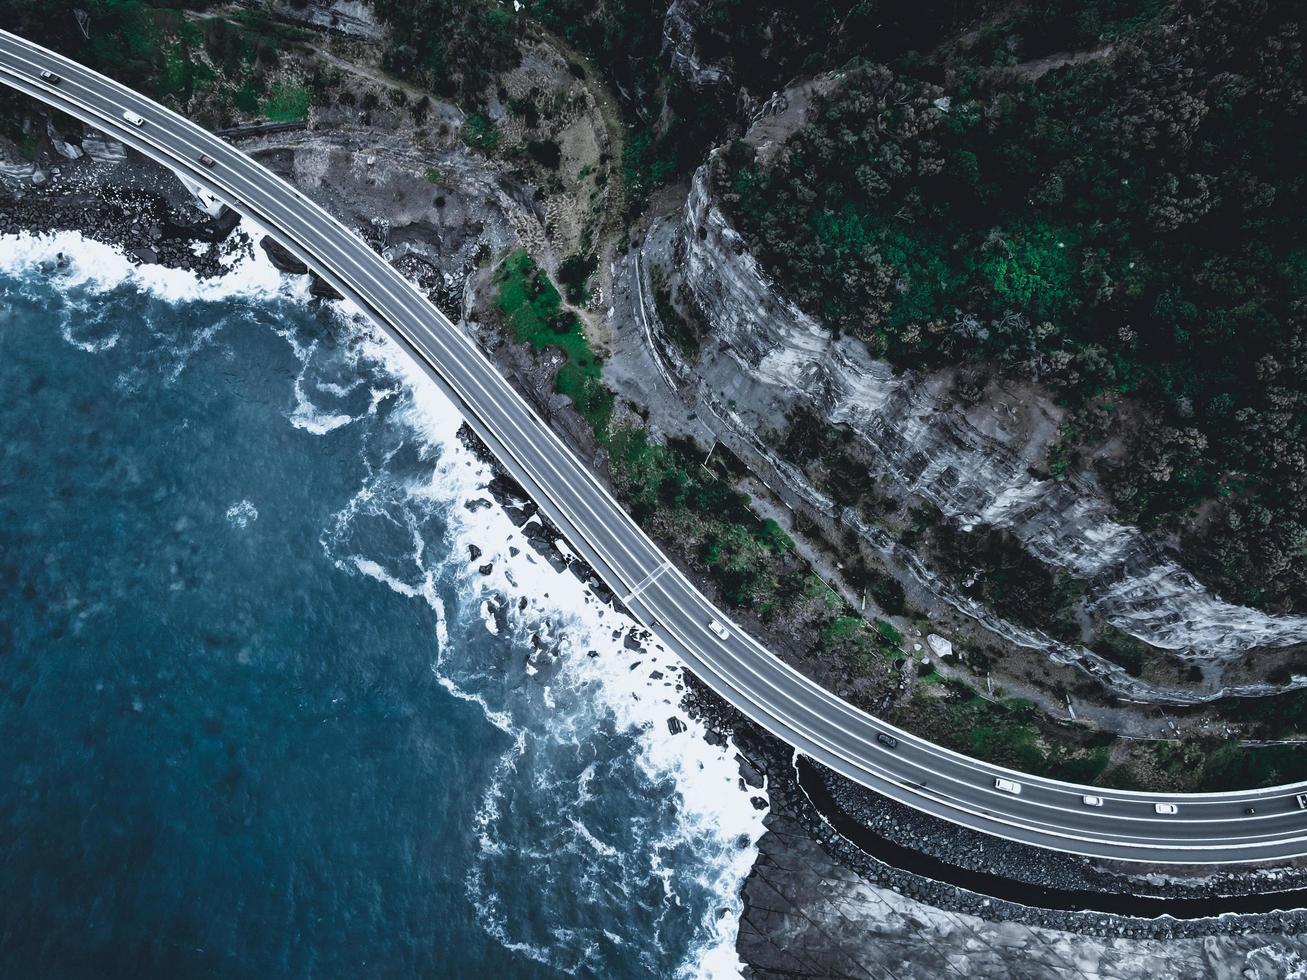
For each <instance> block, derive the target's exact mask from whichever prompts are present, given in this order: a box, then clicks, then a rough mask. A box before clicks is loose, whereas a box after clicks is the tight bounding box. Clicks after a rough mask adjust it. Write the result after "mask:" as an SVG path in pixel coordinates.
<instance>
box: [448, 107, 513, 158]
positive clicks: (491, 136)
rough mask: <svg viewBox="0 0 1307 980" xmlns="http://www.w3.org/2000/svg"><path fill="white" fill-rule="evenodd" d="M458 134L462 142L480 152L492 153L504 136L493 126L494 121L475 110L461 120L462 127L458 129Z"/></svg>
mask: <svg viewBox="0 0 1307 980" xmlns="http://www.w3.org/2000/svg"><path fill="white" fill-rule="evenodd" d="M459 135H460V136H461V137H462V138H463V142H464V143H466V144H467V145H468V146H470V147H472V149H474V150H480V151H481V152H482V153H494V152H495V150H497V149H499V144H500V143H501V142H502V141H503V138H504V136H503V134H502V133H501V132H500V131H499V130H498V129H496V128H495V124H494V123H492V122H491V121H490V120H489V119H487V118H486V117H485V116H483V115H481V114H480V113H476V112H474V113H472V115H470V116H468V117H467V119H465V120H464V121H463V128H462V129H460V130H459Z"/></svg>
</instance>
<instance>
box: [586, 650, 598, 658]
mask: <svg viewBox="0 0 1307 980" xmlns="http://www.w3.org/2000/svg"><path fill="white" fill-rule="evenodd" d="M585 655H586V656H587V657H589V658H590V659H591V660H598V659H599V651H598V650H587V651H586V652H585Z"/></svg>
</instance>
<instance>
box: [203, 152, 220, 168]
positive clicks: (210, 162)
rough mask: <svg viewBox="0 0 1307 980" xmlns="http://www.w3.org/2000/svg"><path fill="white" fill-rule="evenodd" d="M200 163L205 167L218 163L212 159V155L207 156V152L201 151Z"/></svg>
mask: <svg viewBox="0 0 1307 980" xmlns="http://www.w3.org/2000/svg"><path fill="white" fill-rule="evenodd" d="M200 163H202V164H204V165H205V166H206V167H212V166H215V165H216V164H217V163H218V161H217V160H215V159H213V157H211V156H209V154H207V153H201V154H200Z"/></svg>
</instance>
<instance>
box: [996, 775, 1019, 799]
mask: <svg viewBox="0 0 1307 980" xmlns="http://www.w3.org/2000/svg"><path fill="white" fill-rule="evenodd" d="M994 788H995V789H1001V790H1002V791H1003V792H1004V793H1011V794H1012V795H1013V796H1020V795H1021V784H1020V783H1014V782H1013V781H1012V780H1010V779H996V780H994Z"/></svg>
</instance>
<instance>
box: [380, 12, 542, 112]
mask: <svg viewBox="0 0 1307 980" xmlns="http://www.w3.org/2000/svg"><path fill="white" fill-rule="evenodd" d="M372 7H373V9H374V10H376V12H377V14H378V16H379V17H380V18H381V19H382V20H383V21H384V22H385V23H386V26H388V27H389V28H390V31H391V36H392V37H393V38H395V39H396V42H397V43H393V44H391V45H390V46H389V47H388V48H387V49H386V52H385V55H384V58H383V64H384V65H385V68H386V70H387V71H390V72H393V73H394V74H395V75H397V76H398V77H400V78H403V79H406V80H408V81H410V82H414V83H416V84H418V85H421V86H423V87H424V88H428V89H431V90H432V91H434V92H437V93H439V94H440V95H443V96H447V97H453V98H458V99H460V100H462V101H463V102H464V103H465V104H467V105H470V106H478V105H481V104H482V102H483V94H484V91H485V89H486V86H487V85H489V84H490V83H491V81H492V80H493V79H494V78H495V77H496V76H497V75H498V74H499V73H500V72H502V71H505V70H507V69H509V68H512V67H513V66H514V65H516V64H517V63H518V60H519V58H520V55H519V53H518V49H517V37H518V31H519V26H520V25H519V22H518V19H517V18H516V17H514V15H513V13H512V5H511V4H501V3H498V2H495V0H373V3H372Z"/></svg>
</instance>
